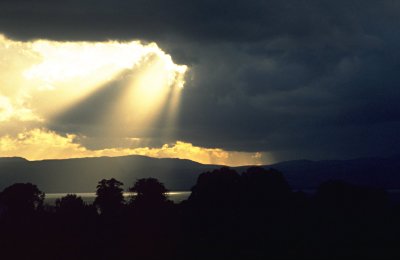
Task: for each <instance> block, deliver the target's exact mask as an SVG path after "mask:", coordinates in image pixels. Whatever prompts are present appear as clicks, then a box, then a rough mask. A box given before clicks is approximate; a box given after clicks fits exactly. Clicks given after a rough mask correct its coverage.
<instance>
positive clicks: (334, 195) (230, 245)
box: [0, 167, 400, 260]
mask: <svg viewBox="0 0 400 260" xmlns="http://www.w3.org/2000/svg"><path fill="white" fill-rule="evenodd" d="M122 185H123V184H122V183H121V182H119V181H117V180H115V179H108V180H107V179H103V180H101V181H100V182H99V183H98V186H97V197H96V199H95V201H94V203H93V204H94V205H95V207H96V209H97V210H95V209H94V206H92V207H91V206H88V205H85V203H84V202H83V200H82V198H80V197H78V196H76V195H73V194H68V195H67V196H65V197H63V198H61V199H59V200H57V201H56V205H55V207H54V208H53V209H52V208H51V207H50V206H49V207H41V205H42V204H43V198H44V194H43V193H42V192H40V190H39V189H38V188H37V187H36V186H35V185H33V184H15V185H12V186H10V187H8V188H6V189H5V190H4V191H3V192H1V194H0V204H1V205H5V206H6V210H7V212H14V213H15V214H16V215H15V216H18V215H22V216H24V219H22V220H23V221H21V219H18V218H15V217H14V215H13V216H12V217H9V218H1V217H0V230H1V236H0V244H1V245H2V251H1V252H0V258H4V259H128V258H136V259H162V260H168V259H177V260H181V259H182V260H183V259H185V260H186V259H250V260H251V259H344V258H346V257H352V258H361V259H399V257H400V255H399V254H400V253H399V251H398V243H399V242H400V239H399V237H400V224H399V222H398V219H399V217H400V206H396V207H393V206H391V205H390V204H388V201H387V197H386V194H385V192H383V191H381V190H376V189H370V188H366V187H360V186H356V185H352V184H349V183H345V182H342V181H330V182H327V183H323V184H322V185H320V187H319V188H318V190H317V192H316V193H315V194H308V193H306V192H298V191H297V192H292V191H291V189H290V187H289V185H288V184H287V182H286V180H285V178H284V176H283V174H281V173H279V172H277V171H275V170H273V169H263V168H260V167H251V168H248V169H247V170H246V171H245V172H244V173H242V174H239V173H237V172H236V171H235V170H232V169H230V168H227V167H223V168H221V169H217V170H214V171H212V172H206V173H203V174H201V175H200V176H199V178H198V181H197V183H196V184H195V186H194V187H193V189H192V194H191V196H190V197H189V199H188V200H187V201H185V202H183V203H181V204H173V203H172V202H171V201H169V200H168V198H167V196H166V192H167V188H166V187H165V186H164V185H163V184H162V183H160V182H159V181H158V180H157V179H154V178H146V179H139V180H137V182H136V183H135V184H134V185H133V186H132V187H131V188H129V191H131V192H135V193H137V195H136V196H135V197H134V198H133V199H132V201H131V203H130V204H129V206H127V207H125V206H124V198H123V194H122V192H123V190H122ZM39 209H40V210H39ZM99 213H100V214H99ZM10 216H11V215H10ZM43 245H46V250H43Z"/></svg>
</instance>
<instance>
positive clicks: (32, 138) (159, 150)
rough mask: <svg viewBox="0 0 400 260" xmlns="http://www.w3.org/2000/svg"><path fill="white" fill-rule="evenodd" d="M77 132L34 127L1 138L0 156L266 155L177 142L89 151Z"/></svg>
mask: <svg viewBox="0 0 400 260" xmlns="http://www.w3.org/2000/svg"><path fill="white" fill-rule="evenodd" d="M76 138H77V136H76V135H72V134H69V135H65V136H61V135H58V134H57V133H55V132H54V131H49V130H46V129H33V130H30V131H27V132H23V133H19V134H17V135H15V136H11V135H6V136H3V137H1V138H0V157H10V156H19V157H24V158H26V159H28V160H42V159H67V158H82V157H99V156H124V155H143V156H150V157H155V158H180V159H189V160H193V161H197V162H200V163H204V164H220V165H229V166H239V165H256V164H262V163H265V158H264V157H265V156H266V155H265V154H263V153H247V152H234V151H225V150H223V149H219V148H203V147H199V146H194V145H193V144H191V143H185V142H181V141H177V142H175V143H173V144H171V145H169V144H165V145H163V146H162V147H156V148H150V147H137V148H107V149H98V150H89V149H87V148H85V147H83V146H82V145H80V144H78V143H76V142H75V140H76Z"/></svg>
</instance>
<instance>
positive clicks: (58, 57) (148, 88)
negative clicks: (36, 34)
mask: <svg viewBox="0 0 400 260" xmlns="http://www.w3.org/2000/svg"><path fill="white" fill-rule="evenodd" d="M187 70H188V68H187V66H185V65H177V64H175V63H174V62H173V60H172V57H171V56H169V55H168V54H166V53H164V52H163V51H162V50H161V49H160V48H158V46H157V45H156V44H154V43H150V44H142V43H141V42H139V41H131V42H117V41H107V42H56V41H48V40H37V41H26V42H21V41H14V40H10V39H7V38H6V37H4V36H2V35H0V124H1V128H0V157H1V156H22V157H25V158H27V159H30V160H41V159H63V158H77V157H97V156H120V155H134V154H136V155H146V156H151V157H156V158H181V159H190V160H194V161H197V162H200V163H209V164H225V165H231V166H237V165H244V164H260V163H265V162H267V161H266V159H265V157H269V155H265V154H261V153H246V152H235V151H225V150H223V149H220V148H204V147H199V146H194V145H192V144H190V143H186V142H180V141H175V142H172V143H170V142H169V141H168V144H165V143H166V142H163V143H164V145H162V146H159V147H151V146H148V145H147V144H146V142H147V141H146V140H150V139H151V138H152V135H151V133H150V132H151V131H152V129H154V128H157V127H162V128H163V129H165V131H162V136H158V138H159V139H160V140H163V139H168V137H169V140H176V139H174V138H171V137H172V136H173V130H174V122H175V119H176V116H177V114H178V113H179V104H180V99H181V93H182V91H183V88H184V84H185V74H186V72H187ZM110 89H115V90H117V91H114V92H112V93H113V95H112V96H106V100H107V99H108V101H109V103H108V104H107V106H104V104H101V103H95V105H96V106H98V107H96V109H94V111H95V112H99V111H100V112H101V115H102V118H101V120H100V121H101V122H100V123H101V124H99V125H94V126H93V127H94V128H97V127H98V128H99V129H103V130H104V129H109V130H106V131H103V132H105V133H106V134H110V136H111V137H110V138H117V139H119V140H122V139H132V140H134V143H135V144H134V145H132V146H130V145H129V144H127V143H125V144H124V146H107V147H105V146H104V147H101V148H87V147H86V146H85V145H83V144H82V143H81V142H80V141H82V140H83V139H84V138H85V136H84V135H82V134H80V133H79V132H76V131H75V132H74V131H72V134H59V133H57V132H56V131H54V130H50V129H49V125H51V124H52V123H54V122H53V121H52V118H53V117H54V116H56V115H58V114H60V113H63V112H65V111H68V110H71V109H72V111H73V112H75V113H79V112H80V111H79V109H78V110H74V108H76V107H79V105H81V104H82V103H85V102H87V101H88V100H91V97H93V96H96V95H97V96H96V98H97V97H98V95H100V94H101V93H103V94H104V93H105V94H108V93H110V91H109V90H110ZM104 90H107V91H104ZM102 91H103V92H102ZM92 100H93V99H92ZM94 100H98V99H94ZM100 100H104V99H101V98H100ZM109 104H111V105H110V106H109ZM98 108H102V109H98ZM107 132H108V133H107ZM158 133H159V131H158ZM99 136H100V137H101V138H98V136H97V137H96V136H89V138H93V139H94V140H96V141H98V139H102V138H104V139H106V138H108V137H107V136H103V135H99ZM137 137H140V138H137ZM100 143H101V141H100ZM129 143H133V141H130V142H129ZM150 144H151V141H149V145H150Z"/></svg>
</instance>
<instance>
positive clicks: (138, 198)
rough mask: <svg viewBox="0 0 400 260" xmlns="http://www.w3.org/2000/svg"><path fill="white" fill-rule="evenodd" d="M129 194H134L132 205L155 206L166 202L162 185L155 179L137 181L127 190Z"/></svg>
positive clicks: (165, 192)
mask: <svg viewBox="0 0 400 260" xmlns="http://www.w3.org/2000/svg"><path fill="white" fill-rule="evenodd" d="M129 191H130V192H134V193H136V195H135V196H133V197H132V201H131V202H132V203H133V204H141V205H144V204H146V205H149V206H151V205H157V204H162V203H165V202H166V201H167V192H168V190H167V189H166V188H165V186H164V184H163V183H161V182H159V181H158V180H157V179H155V178H145V179H139V180H137V181H136V183H135V184H134V185H133V186H132V187H130V188H129Z"/></svg>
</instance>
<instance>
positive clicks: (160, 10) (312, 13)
mask: <svg viewBox="0 0 400 260" xmlns="http://www.w3.org/2000/svg"><path fill="white" fill-rule="evenodd" d="M399 13H400V4H399V3H398V2H397V1H390V0H382V1H374V0H363V1H361V0H347V1H345V0H339V1H330V0H329V1H328V0H308V1H299V0H288V1H279V0H267V1H265V0H250V1H204V0H202V1H200V0H199V1H181V0H175V1H161V0H154V1H141V0H140V1H139V0H136V1H125V0H119V1H118V0H117V1H112V2H110V1H101V0H100V1H64V2H62V3H53V1H34V2H32V1H2V2H1V3H0V31H2V32H3V33H5V34H6V35H7V36H8V37H11V38H13V39H18V40H32V39H39V38H45V39H53V40H57V41H61V42H63V41H68V40H69V41H71V40H74V41H76V40H78V41H93V42H94V41H104V40H110V39H111V40H119V41H121V40H129V41H131V40H132V39H137V40H142V41H143V42H156V43H157V45H158V46H160V48H161V49H162V50H163V51H165V53H168V54H170V55H171V56H172V59H173V61H174V62H175V63H176V64H182V65H187V66H188V70H187V71H186V72H185V88H184V91H182V92H181V93H180V95H179V109H178V110H177V113H175V114H174V115H175V116H174V118H173V121H174V124H170V125H167V124H166V122H165V121H169V120H155V121H153V122H152V124H151V125H152V129H148V130H151V131H146V132H147V133H148V134H146V136H142V138H143V140H146V142H148V143H149V144H151V145H156V144H157V145H158V147H162V145H163V144H165V143H170V144H172V143H174V142H175V141H176V140H181V141H183V142H186V143H193V144H194V145H195V146H198V147H210V148H212V147H219V148H221V149H224V150H230V151H242V152H251V153H255V152H265V153H268V154H270V155H271V156H273V160H284V159H295V158H310V159H323V158H348V157H358V156H388V155H393V154H398V153H399V152H400V148H399V147H400V135H398V133H399V131H400V105H399V102H398V100H399V98H400V90H399V83H400V80H399V77H398V71H399V69H400V64H399V60H400V51H399V49H398V43H399V41H400V29H399V28H400V20H399V19H398V17H399ZM21 53H23V51H21ZM13 55H15V58H18V57H19V56H18V55H22V54H20V53H18V52H15V53H14V54H13ZM2 57H4V56H3V55H2ZM30 59H31V60H30V61H31V62H35V59H36V58H35V57H34V56H33V57H30ZM11 65H12V64H9V65H7V66H5V68H4V69H5V70H7V69H8V71H9V72H10V73H13V72H12V71H11V70H10V69H9V68H10V66H11ZM2 66H4V65H2ZM5 70H3V71H5ZM127 73H128V74H129V72H127ZM120 76H121V77H123V76H124V75H123V74H121V75H120ZM10 77H11V76H10ZM122 81H123V79H121V78H120V80H119V81H118V80H117V81H114V82H110V84H109V85H107V84H106V85H105V86H104V88H103V89H102V91H101V92H99V93H97V94H96V95H91V97H90V99H85V100H86V102H80V103H79V104H75V106H71V107H70V109H65V110H64V111H63V113H58V114H57V116H52V117H51V119H52V120H51V124H50V123H49V126H48V127H49V129H51V130H52V131H57V132H58V133H60V134H64V135H65V134H67V133H72V134H76V133H81V134H82V136H86V141H83V139H82V142H86V144H85V145H87V146H88V147H90V149H103V148H106V147H101V146H99V143H98V142H96V141H95V139H96V138H95V136H96V135H99V136H101V135H104V134H107V135H108V136H110V135H111V132H112V131H111V130H107V129H104V132H102V133H98V132H97V131H98V128H96V127H94V128H92V129H91V126H96V125H99V124H100V122H102V120H104V117H101V116H100V115H102V114H97V113H96V111H97V110H95V111H93V106H94V105H95V104H100V103H102V104H104V105H106V106H112V105H113V102H112V101H111V99H109V98H107V97H115V96H118V95H119V94H120V92H119V91H123V90H122V87H121V84H120V82H122ZM17 83H18V82H17ZM18 84H19V83H18ZM107 86H108V87H107ZM110 86H114V87H110ZM7 91H8V93H10V94H7V95H11V94H13V95H14V94H15V93H13V92H14V90H12V89H8V90H7ZM7 95H6V96H7ZM0 102H1V104H2V106H3V107H10V106H13V107H14V109H15V110H16V111H17V110H18V111H20V112H19V115H18V116H17V115H13V117H15V118H16V117H19V118H21V120H22V118H24V120H25V121H26V120H27V119H29V118H31V119H32V118H36V121H35V120H31V121H34V122H35V123H32V122H31V121H29V120H28V121H29V122H30V123H29V124H32V127H38V125H39V127H40V123H37V122H38V121H39V120H40V119H41V120H46V119H47V118H46V117H45V118H43V116H41V115H38V114H36V113H33V112H32V109H31V108H30V107H29V106H25V105H24V102H25V101H24V99H15V100H14V101H12V102H11V101H7V100H2V101H1V100H0ZM10 102H11V103H10ZM101 109H104V107H103V108H101ZM101 109H100V110H101ZM9 110H10V109H8V111H9ZM100 110H99V111H100ZM3 111H7V109H5V108H3ZM108 115H109V114H108ZM10 116H11V115H10V113H8V114H7V113H5V114H4V115H3V117H4V118H6V117H10ZM88 118H89V119H90V120H87V119H88ZM124 118H126V117H122V118H118V120H117V122H119V123H123V122H124ZM158 118H165V116H164V115H163V113H159V114H158ZM106 119H107V120H109V119H110V118H107V116H106ZM47 120H48V119H47ZM171 120H172V119H171ZM28 121H26V122H28ZM85 123H86V125H85ZM10 128H12V127H11V126H10ZM14 128H18V127H16V126H15V127H14ZM167 128H168V129H169V130H168V131H166V132H168V133H169V134H168V135H167V134H165V133H163V132H165V129H167ZM132 130H133V129H132ZM4 131H5V130H3V132H4ZM121 132H124V131H123V129H122V130H121ZM149 133H151V134H149ZM171 133H173V138H172V137H171V136H172V134H171ZM119 134H124V133H119ZM165 136H170V137H168V138H167V137H165ZM131 137H132V136H131ZM133 138H135V137H134V136H133ZM166 139H169V140H168V141H166V142H163V140H164V141H165V140H166ZM118 142H120V141H117V140H116V139H115V138H112V136H110V137H109V138H108V139H107V143H108V144H109V145H111V144H112V143H118ZM103 146H104V145H103ZM271 158H272V157H271Z"/></svg>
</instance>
